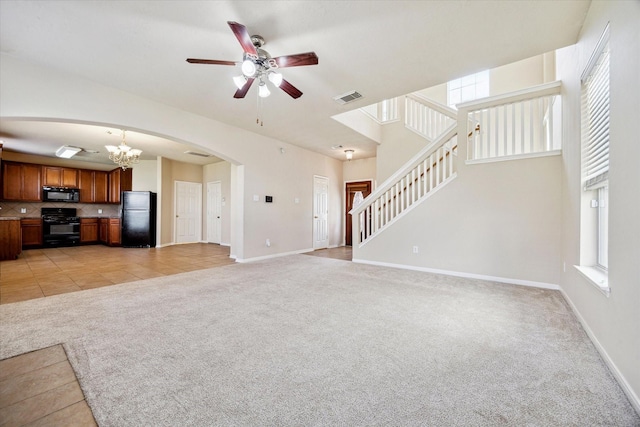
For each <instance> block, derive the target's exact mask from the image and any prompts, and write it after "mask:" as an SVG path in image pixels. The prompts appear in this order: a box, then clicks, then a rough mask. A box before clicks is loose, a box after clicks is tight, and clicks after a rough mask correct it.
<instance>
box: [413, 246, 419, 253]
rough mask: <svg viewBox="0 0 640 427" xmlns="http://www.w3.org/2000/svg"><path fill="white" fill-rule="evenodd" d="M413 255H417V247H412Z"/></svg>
mask: <svg viewBox="0 0 640 427" xmlns="http://www.w3.org/2000/svg"><path fill="white" fill-rule="evenodd" d="M413 253H414V254H417V253H418V247H417V246H414V247H413Z"/></svg>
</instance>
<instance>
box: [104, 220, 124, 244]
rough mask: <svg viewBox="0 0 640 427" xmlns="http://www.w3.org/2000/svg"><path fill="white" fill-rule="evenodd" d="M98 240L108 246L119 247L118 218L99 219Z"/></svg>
mask: <svg viewBox="0 0 640 427" xmlns="http://www.w3.org/2000/svg"><path fill="white" fill-rule="evenodd" d="M98 224H99V232H98V238H99V239H100V242H101V243H104V244H105V245H109V246H120V244H121V239H120V229H121V227H120V218H100V219H99V220H98Z"/></svg>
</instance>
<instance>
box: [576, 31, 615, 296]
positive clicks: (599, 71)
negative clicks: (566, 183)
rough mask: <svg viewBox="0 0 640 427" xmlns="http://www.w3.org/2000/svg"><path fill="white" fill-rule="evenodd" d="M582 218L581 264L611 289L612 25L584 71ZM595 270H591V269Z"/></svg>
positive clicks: (589, 275) (587, 273)
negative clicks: (610, 61)
mask: <svg viewBox="0 0 640 427" xmlns="http://www.w3.org/2000/svg"><path fill="white" fill-rule="evenodd" d="M581 80H582V178H583V179H582V184H583V196H582V200H583V203H582V206H583V209H582V212H581V214H582V219H581V230H580V240H581V242H580V244H581V248H580V250H581V251H580V264H581V269H580V271H582V272H583V273H585V275H586V276H587V277H588V278H589V279H591V280H592V281H594V282H595V283H596V284H597V285H598V286H599V287H600V288H601V289H602V290H606V291H608V278H607V269H608V267H609V250H608V246H609V245H608V243H609V26H608V25H607V27H606V28H605V31H604V33H603V34H602V37H601V38H600V41H599V42H598V44H597V46H596V49H595V50H594V53H593V54H592V56H591V58H590V59H589V62H588V64H587V66H586V68H585V70H584V72H583V74H582V77H581ZM590 272H591V273H593V274H589V273H590Z"/></svg>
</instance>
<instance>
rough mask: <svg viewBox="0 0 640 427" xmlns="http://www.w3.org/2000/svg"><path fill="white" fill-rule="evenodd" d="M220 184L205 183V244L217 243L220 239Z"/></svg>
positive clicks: (217, 182) (218, 182)
mask: <svg viewBox="0 0 640 427" xmlns="http://www.w3.org/2000/svg"><path fill="white" fill-rule="evenodd" d="M221 193H222V183H221V182H220V181H216V182H208V183H207V242H209V243H218V244H220V241H221V239H222V196H221Z"/></svg>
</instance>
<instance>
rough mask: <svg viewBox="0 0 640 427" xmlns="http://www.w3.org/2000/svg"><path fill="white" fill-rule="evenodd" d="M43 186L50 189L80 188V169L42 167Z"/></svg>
mask: <svg viewBox="0 0 640 427" xmlns="http://www.w3.org/2000/svg"><path fill="white" fill-rule="evenodd" d="M42 185H48V186H50V187H70V188H77V187H78V169H72V168H63V167H58V166H43V167H42Z"/></svg>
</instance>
